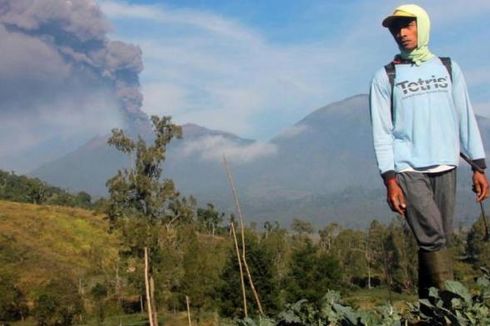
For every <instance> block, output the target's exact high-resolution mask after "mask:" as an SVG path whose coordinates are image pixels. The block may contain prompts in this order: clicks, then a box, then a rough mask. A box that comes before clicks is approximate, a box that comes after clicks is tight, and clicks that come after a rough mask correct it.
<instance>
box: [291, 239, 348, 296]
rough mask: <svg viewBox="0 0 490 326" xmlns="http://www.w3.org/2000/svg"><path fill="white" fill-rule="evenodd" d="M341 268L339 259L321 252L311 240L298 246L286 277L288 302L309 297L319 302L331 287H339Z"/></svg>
mask: <svg viewBox="0 0 490 326" xmlns="http://www.w3.org/2000/svg"><path fill="white" fill-rule="evenodd" d="M340 279H341V270H340V266H339V263H338V261H337V260H336V259H335V258H334V257H332V256H331V255H329V254H327V253H325V252H321V251H319V250H318V247H317V246H315V245H314V244H313V243H312V241H311V240H309V239H306V240H305V242H304V244H303V245H302V246H300V247H298V248H296V249H295V250H294V252H293V254H292V257H291V263H290V269H289V273H288V275H287V276H286V278H285V288H286V292H287V301H288V302H297V301H298V300H300V299H307V300H308V301H309V302H312V303H319V302H320V299H321V298H322V297H323V296H324V295H325V293H327V291H328V290H329V289H335V288H338V287H339V281H340Z"/></svg>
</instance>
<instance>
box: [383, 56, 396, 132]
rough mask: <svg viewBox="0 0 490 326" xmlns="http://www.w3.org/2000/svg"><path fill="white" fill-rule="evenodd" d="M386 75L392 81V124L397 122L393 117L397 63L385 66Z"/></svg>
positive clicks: (392, 62) (393, 62)
mask: <svg viewBox="0 0 490 326" xmlns="http://www.w3.org/2000/svg"><path fill="white" fill-rule="evenodd" d="M385 71H386V75H387V76H388V80H389V81H390V85H391V87H390V89H391V99H390V111H391V122H392V123H394V122H395V118H394V116H393V114H394V112H393V89H394V88H395V77H396V68H395V61H391V62H390V63H389V64H387V65H386V66H385Z"/></svg>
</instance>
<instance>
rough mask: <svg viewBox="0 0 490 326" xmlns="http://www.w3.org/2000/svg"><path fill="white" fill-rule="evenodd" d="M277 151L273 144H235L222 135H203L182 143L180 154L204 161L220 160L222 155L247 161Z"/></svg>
mask: <svg viewBox="0 0 490 326" xmlns="http://www.w3.org/2000/svg"><path fill="white" fill-rule="evenodd" d="M276 153H277V147H276V146H275V145H273V144H268V143H259V142H254V143H251V144H237V143H235V142H233V141H231V140H229V139H226V138H225V137H223V136H205V137H201V138H198V139H196V140H190V141H187V142H185V143H184V146H183V147H182V149H181V151H180V153H179V154H180V155H182V156H184V157H187V156H190V155H197V156H198V157H199V158H200V159H201V160H205V161H221V160H222V159H223V155H225V156H226V158H227V159H228V160H231V161H233V162H234V163H237V164H239V163H249V162H252V161H254V160H257V159H259V158H263V157H267V156H271V155H274V154H276Z"/></svg>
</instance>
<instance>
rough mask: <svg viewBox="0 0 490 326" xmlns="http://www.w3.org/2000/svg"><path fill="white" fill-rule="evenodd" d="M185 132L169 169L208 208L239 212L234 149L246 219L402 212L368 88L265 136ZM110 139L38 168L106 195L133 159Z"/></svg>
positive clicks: (361, 220) (340, 218) (361, 217)
mask: <svg viewBox="0 0 490 326" xmlns="http://www.w3.org/2000/svg"><path fill="white" fill-rule="evenodd" d="M478 122H479V125H480V128H481V132H482V137H483V139H484V142H485V143H486V144H490V120H489V119H486V118H482V117H478ZM183 135H184V137H183V139H179V140H175V141H172V143H171V145H170V146H169V150H168V155H167V160H166V162H165V164H164V167H163V168H164V175H165V176H166V177H169V178H172V179H173V180H174V181H175V183H176V185H177V188H178V189H179V190H180V191H181V192H182V193H184V194H187V195H189V194H192V195H194V196H195V197H196V198H197V199H198V200H199V203H200V204H201V205H204V204H205V203H206V202H213V203H215V204H216V205H217V206H218V207H220V208H221V209H222V210H224V211H228V212H232V211H233V210H234V200H233V198H232V196H231V190H230V187H229V185H228V181H227V178H226V174H225V172H224V168H223V164H222V157H223V154H226V156H227V159H228V161H229V162H230V167H231V170H232V172H233V174H234V178H235V183H236V185H237V188H238V192H239V196H240V202H241V205H242V211H243V212H244V214H245V215H246V219H247V220H250V221H255V222H259V223H262V222H264V221H266V220H269V221H273V220H277V221H279V222H280V223H281V225H283V226H289V224H290V222H291V220H292V219H293V218H302V219H306V220H310V221H312V222H313V223H314V224H316V225H319V226H323V225H325V224H327V223H330V222H336V223H340V224H343V225H346V226H349V227H364V226H366V225H367V224H368V223H369V221H371V220H372V219H373V218H377V219H379V220H381V221H388V220H390V219H391V218H392V217H393V216H394V215H393V213H391V212H390V211H389V209H388V208H387V206H386V201H385V197H384V196H385V191H384V188H383V185H382V182H381V179H380V177H379V174H378V171H377V168H376V164H375V157H374V151H373V146H372V140H371V127H370V122H369V111H368V98H367V95H357V96H353V97H350V98H347V99H345V100H342V101H339V102H335V103H332V104H329V105H327V106H325V107H322V108H320V109H318V110H316V111H314V112H312V113H311V114H309V115H308V116H306V117H305V118H304V119H302V120H301V121H299V122H298V123H297V124H295V125H294V126H291V127H290V128H288V129H286V130H284V131H283V132H282V133H280V134H279V135H277V136H276V137H274V138H272V139H271V140H270V141H269V142H267V143H259V142H256V141H254V140H250V139H243V138H240V137H238V136H236V135H233V134H230V133H226V132H222V131H217V130H209V129H206V128H204V127H200V126H197V125H194V124H186V125H184V126H183ZM106 139H107V137H96V138H94V139H92V140H91V141H90V142H88V143H87V144H85V145H84V146H82V147H80V148H79V149H77V150H76V151H75V152H73V153H71V154H68V155H66V156H64V157H62V158H60V159H58V160H55V161H52V162H50V163H48V164H44V165H43V166H41V167H40V168H38V169H36V170H35V171H33V172H32V175H34V176H36V177H39V178H41V179H43V180H46V181H47V182H49V183H52V184H55V185H59V186H63V187H67V188H69V189H70V190H75V191H79V190H85V191H88V192H90V193H91V194H94V195H104V194H105V193H106V191H105V187H104V184H105V181H106V180H107V179H108V178H109V177H111V176H112V175H114V174H115V172H116V170H117V169H119V168H121V167H123V166H125V165H127V164H128V163H129V161H128V158H127V157H125V156H123V155H121V154H120V153H117V152H116V151H115V150H113V149H111V148H109V147H108V145H107V144H106ZM463 164H465V163H463ZM460 170H461V172H460V173H459V174H460V179H461V180H462V181H461V182H460V184H461V186H460V195H459V197H458V198H461V203H460V204H459V206H458V208H457V214H458V216H459V220H462V219H472V218H474V217H475V216H477V215H478V207H477V205H474V204H473V203H472V198H473V197H472V196H473V195H472V193H471V189H470V185H468V180H469V179H468V178H469V169H468V168H462V169H460Z"/></svg>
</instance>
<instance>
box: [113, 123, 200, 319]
mask: <svg viewBox="0 0 490 326" xmlns="http://www.w3.org/2000/svg"><path fill="white" fill-rule="evenodd" d="M151 121H152V124H153V132H154V139H153V141H152V143H151V144H150V145H148V144H147V143H146V141H145V140H144V139H143V138H142V137H141V136H138V139H137V140H136V141H135V140H133V139H131V138H130V137H128V136H127V135H126V134H125V133H124V131H123V130H121V129H114V130H112V136H111V137H110V138H109V140H108V143H109V144H110V145H112V146H114V147H115V148H116V149H117V150H119V151H121V152H123V153H125V154H128V155H129V156H130V157H134V163H133V165H132V167H130V168H126V169H122V170H119V171H118V172H117V174H116V175H115V176H114V177H112V178H111V179H109V180H108V181H107V184H106V185H107V187H108V190H109V194H110V198H109V205H108V207H107V208H108V210H107V215H108V217H109V221H110V224H111V226H112V227H113V228H119V229H121V231H122V234H123V237H124V242H125V243H124V244H125V246H126V252H124V253H123V255H124V256H126V257H136V258H140V259H143V258H144V262H145V264H144V266H145V269H144V270H145V289H146V291H145V292H146V298H147V306H148V308H149V309H148V310H149V319H150V324H151V325H153V324H154V323H155V321H156V312H155V311H156V310H154V309H152V308H151V307H152V306H154V304H155V302H154V294H153V292H154V286H152V285H153V284H154V277H153V275H154V274H156V273H158V267H163V266H161V265H160V266H158V265H156V264H152V261H153V260H156V259H157V258H158V257H159V256H161V255H160V254H159V250H160V249H161V246H160V243H161V242H162V241H161V234H162V232H161V227H162V226H164V227H166V228H167V229H168V228H170V227H171V226H172V225H173V224H174V223H175V222H177V221H178V220H179V219H181V218H186V219H187V218H188V216H189V214H192V209H190V210H189V209H187V207H188V205H187V204H188V202H187V200H185V199H181V198H180V196H179V193H178V192H177V191H176V189H175V186H174V183H173V181H172V180H170V179H162V172H163V170H162V163H163V162H164V160H165V158H166V152H167V145H168V144H169V143H170V141H171V140H172V139H173V138H175V137H177V138H180V137H181V135H182V128H181V127H180V126H177V125H175V124H173V123H172V122H171V119H170V117H162V118H159V117H157V116H152V117H151Z"/></svg>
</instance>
